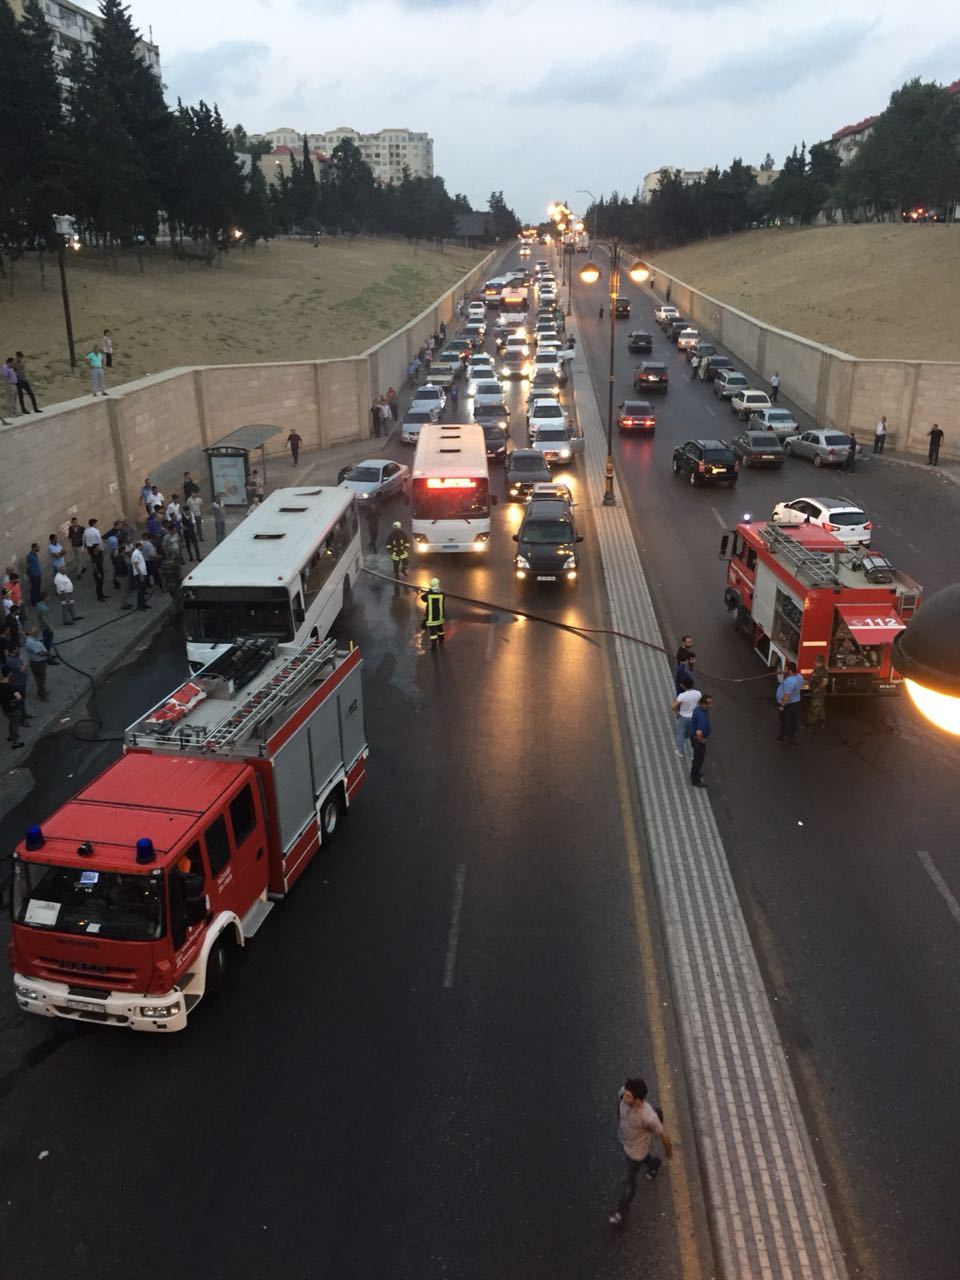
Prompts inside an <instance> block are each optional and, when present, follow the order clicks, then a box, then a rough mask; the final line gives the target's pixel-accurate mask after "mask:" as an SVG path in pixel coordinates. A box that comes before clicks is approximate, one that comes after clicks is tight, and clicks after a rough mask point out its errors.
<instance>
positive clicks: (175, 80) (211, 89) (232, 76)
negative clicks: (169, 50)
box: [163, 40, 270, 103]
mask: <svg viewBox="0 0 960 1280" xmlns="http://www.w3.org/2000/svg"><path fill="white" fill-rule="evenodd" d="M269 57H270V47H269V45H266V44H264V43H263V42H262V41H259V40H221V41H220V43H219V44H215V45H211V46H210V47H209V48H208V49H189V50H186V51H185V52H183V53H178V54H175V55H174V56H173V57H172V58H171V59H170V61H169V62H168V63H167V64H166V65H165V66H164V69H163V74H164V79H165V80H166V81H167V82H168V84H169V85H170V88H171V91H172V93H173V95H174V96H175V97H178V98H182V99H183V101H184V102H189V103H196V102H198V101H199V99H200V98H203V99H204V101H206V102H215V101H217V99H218V98H219V97H221V96H224V95H226V96H229V97H249V96H252V95H254V94H256V93H258V92H259V90H260V80H261V75H262V73H263V68H264V65H265V64H266V62H267V60H268V58H269Z"/></svg>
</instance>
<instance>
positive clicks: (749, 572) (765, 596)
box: [720, 520, 922, 694]
mask: <svg viewBox="0 0 960 1280" xmlns="http://www.w3.org/2000/svg"><path fill="white" fill-rule="evenodd" d="M720 555H721V556H722V557H723V558H725V559H726V560H727V562H728V563H727V585H726V589H725V591H724V601H725V603H726V606H727V608H728V609H729V610H730V612H731V613H732V614H733V615H734V618H735V621H736V624H737V626H738V627H739V629H740V630H741V631H742V632H743V633H744V634H745V635H746V636H747V637H748V638H749V639H750V641H751V642H752V644H753V647H754V650H755V651H756V653H757V654H758V655H759V656H760V657H761V658H762V659H763V661H764V662H765V663H766V664H767V665H768V666H769V667H779V666H781V665H782V664H783V663H785V662H786V661H788V660H789V661H793V662H796V664H797V666H798V668H799V670H800V673H801V674H802V675H808V674H809V673H810V671H811V670H812V669H813V664H814V659H815V658H816V657H817V656H818V655H819V656H821V657H822V658H823V659H824V660H825V662H826V667H827V672H828V675H829V684H828V692H829V693H831V694H895V693H897V692H898V691H899V689H900V687H901V685H902V683H903V679H902V677H901V675H900V673H899V672H898V671H896V670H895V669H894V667H893V641H894V639H895V638H896V636H897V635H899V633H900V632H901V631H902V630H903V629H904V627H905V626H906V624H907V622H909V620H910V618H911V617H912V616H913V614H914V611H915V610H916V609H917V607H918V606H919V604H920V596H921V593H922V589H921V587H920V585H919V583H917V582H914V580H913V579H912V578H909V577H908V576H907V575H906V574H905V573H901V572H900V570H898V569H895V568H894V567H893V565H892V564H890V562H889V561H888V560H886V559H885V558H884V557H883V556H881V555H878V554H876V553H875V552H872V551H870V550H869V549H868V548H860V547H848V546H847V545H846V544H845V543H843V542H841V541H840V540H839V539H837V538H835V537H834V536H833V534H832V533H829V532H828V531H827V530H826V529H821V528H820V527H819V526H818V525H813V524H801V525H792V526H790V527H784V526H782V525H777V524H772V523H769V524H768V523H763V522H758V523H756V524H753V523H751V522H750V521H747V520H744V521H741V523H740V524H738V525H737V527H736V529H735V530H734V531H733V533H730V534H725V535H724V537H723V540H722V542H721V545H720Z"/></svg>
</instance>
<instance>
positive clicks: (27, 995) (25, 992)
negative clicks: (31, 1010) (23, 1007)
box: [15, 986, 42, 1000]
mask: <svg viewBox="0 0 960 1280" xmlns="http://www.w3.org/2000/svg"><path fill="white" fill-rule="evenodd" d="M15 990H16V993H17V999H18V1000H40V999H42V997H41V995H40V992H39V991H34V990H33V988H32V987H21V986H17V987H16V988H15Z"/></svg>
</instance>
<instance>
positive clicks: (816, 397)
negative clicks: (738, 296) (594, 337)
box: [651, 263, 960, 458]
mask: <svg viewBox="0 0 960 1280" xmlns="http://www.w3.org/2000/svg"><path fill="white" fill-rule="evenodd" d="M651 267H652V269H653V271H654V276H655V281H656V286H657V291H658V292H659V293H665V292H666V288H667V285H668V284H669V285H670V301H671V302H672V303H673V304H674V306H675V307H677V308H678V309H679V311H680V313H681V314H682V315H684V316H686V317H687V318H688V319H689V320H690V321H691V322H692V323H693V324H694V325H695V326H696V328H698V329H699V330H700V332H701V333H703V334H704V335H705V336H707V337H713V338H715V339H716V340H717V341H718V342H721V343H722V344H723V345H724V346H725V347H727V348H728V349H729V350H730V351H731V352H732V353H733V354H734V355H735V356H738V357H739V358H740V359H741V360H742V361H743V362H744V363H745V364H746V365H747V366H748V367H749V368H750V369H753V370H754V371H755V372H756V374H757V375H758V378H757V381H758V383H759V384H760V385H761V386H766V384H767V383H768V382H769V381H770V378H771V377H772V375H773V374H774V373H775V372H779V374H780V382H781V386H782V389H783V393H784V395H785V396H786V397H787V398H788V399H789V400H791V401H792V402H793V403H794V404H796V405H798V406H799V407H800V408H801V409H803V410H805V412H807V413H809V414H811V416H812V417H813V418H814V419H815V420H816V421H817V422H818V423H821V424H822V425H823V426H827V427H844V428H846V429H853V430H855V431H857V432H859V433H861V434H866V435H868V436H872V434H873V427H874V424H875V423H876V421H877V419H878V418H879V417H880V416H881V414H885V415H886V417H887V423H888V426H889V427H890V429H891V430H892V431H895V432H896V433H897V446H898V448H900V449H903V450H905V451H906V452H911V453H926V450H927V432H928V431H929V430H930V427H931V426H932V424H933V423H934V422H939V424H940V426H941V427H942V428H943V430H944V432H945V433H946V435H945V439H944V445H943V450H942V455H943V456H944V457H953V458H960V364H952V363H950V364H948V363H934V362H932V361H926V360H863V359H860V358H859V357H858V356H851V355H848V354H847V353H846V352H844V351H835V350H834V349H833V348H831V347H825V346H822V345H821V344H820V343H818V342H811V341H810V339H808V338H802V337H800V336H799V335H798V334H795V333H787V332H785V331H784V330H782V329H774V328H773V327H772V326H770V325H767V324H764V323H763V321H761V320H757V319H756V317H754V316H748V315H746V314H745V313H744V312H743V311H738V310H737V309H736V308H735V307H731V306H728V305H727V303H725V302H721V301H720V300H719V299H718V298H712V297H710V295H709V294H706V293H701V292H700V291H699V290H697V289H694V288H693V287H692V286H691V285H688V284H686V283H685V282H684V281H682V280H677V279H676V278H675V277H673V276H671V275H669V274H668V273H667V272H665V271H661V270H660V268H659V267H657V265H656V263H651Z"/></svg>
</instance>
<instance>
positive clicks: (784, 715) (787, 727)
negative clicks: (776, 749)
mask: <svg viewBox="0 0 960 1280" xmlns="http://www.w3.org/2000/svg"><path fill="white" fill-rule="evenodd" d="M784 672H785V674H784V676H783V679H782V680H781V681H780V684H779V685H778V686H777V706H778V707H779V708H780V732H779V733H778V734H777V742H789V743H790V744H791V745H792V746H796V745H797V739H796V733H797V720H798V717H799V715H800V694H801V690H802V689H803V677H802V676H801V675H799V674H798V672H797V664H796V663H795V662H788V663H787V665H786V667H785V668H784Z"/></svg>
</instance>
